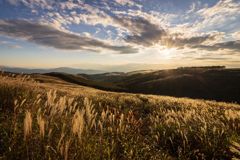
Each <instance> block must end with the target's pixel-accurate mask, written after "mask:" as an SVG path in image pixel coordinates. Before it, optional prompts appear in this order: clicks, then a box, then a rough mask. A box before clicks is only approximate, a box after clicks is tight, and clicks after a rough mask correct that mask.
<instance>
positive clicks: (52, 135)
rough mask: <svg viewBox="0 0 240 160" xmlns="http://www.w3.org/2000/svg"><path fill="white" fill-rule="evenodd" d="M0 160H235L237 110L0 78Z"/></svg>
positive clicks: (238, 154) (239, 151) (239, 128)
mask: <svg viewBox="0 0 240 160" xmlns="http://www.w3.org/2000/svg"><path fill="white" fill-rule="evenodd" d="M0 110H1V111H0V139H1V140H0V158H1V159H113V160H116V159H166V160H167V159H169V160H173V159H180V160H186V159H191V160H192V159H223V160H228V159H238V158H240V144H239V143H240V137H239V133H240V105H239V104H236V103H225V102H216V101H207V100H200V99H189V98H174V97H169V96H159V95H144V94H131V93H121V92H119V93H116V92H107V91H101V90H97V89H93V88H89V87H83V86H79V85H76V84H71V83H66V82H64V81H61V80H59V79H55V83H53V82H51V83H47V82H45V83H40V82H38V81H36V80H35V79H33V78H32V77H30V76H28V75H23V74H18V75H15V74H5V73H4V72H3V71H2V73H1V74H0Z"/></svg>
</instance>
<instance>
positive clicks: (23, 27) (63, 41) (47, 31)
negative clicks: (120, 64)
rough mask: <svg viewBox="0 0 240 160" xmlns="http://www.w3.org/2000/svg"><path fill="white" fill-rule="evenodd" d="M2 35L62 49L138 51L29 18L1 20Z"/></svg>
mask: <svg viewBox="0 0 240 160" xmlns="http://www.w3.org/2000/svg"><path fill="white" fill-rule="evenodd" d="M0 35H1V36H7V37H13V38H21V39H23V40H25V41H28V42H30V43H35V44H40V45H43V46H47V47H53V48H56V49H60V50H92V51H97V50H96V49H94V48H96V47H100V48H104V49H108V50H112V51H119V52H120V53H122V54H124V53H137V52H138V49H135V48H133V47H131V46H115V45H111V44H109V43H106V42H104V41H101V40H99V39H94V38H90V37H84V36H81V35H78V34H73V33H70V32H66V31H62V30H59V29H57V28H54V27H53V26H51V25H47V24H44V23H42V22H31V21H28V20H15V21H13V20H1V21H0Z"/></svg>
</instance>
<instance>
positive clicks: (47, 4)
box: [7, 0, 55, 10]
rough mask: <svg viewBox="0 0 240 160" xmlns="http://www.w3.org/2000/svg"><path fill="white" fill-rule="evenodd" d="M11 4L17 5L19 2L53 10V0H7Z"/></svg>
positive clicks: (28, 5) (30, 6) (32, 6)
mask: <svg viewBox="0 0 240 160" xmlns="http://www.w3.org/2000/svg"><path fill="white" fill-rule="evenodd" d="M7 1H8V2H9V3H10V4H11V5H15V6H18V5H19V4H20V3H23V4H24V5H25V6H27V7H29V8H32V9H33V8H37V7H41V8H42V9H49V10H53V9H54V8H53V4H54V3H55V1H53V0H39V1H34V0H7Z"/></svg>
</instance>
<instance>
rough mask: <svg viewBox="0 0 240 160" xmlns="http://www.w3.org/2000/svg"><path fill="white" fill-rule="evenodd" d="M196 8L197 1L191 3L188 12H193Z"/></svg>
mask: <svg viewBox="0 0 240 160" xmlns="http://www.w3.org/2000/svg"><path fill="white" fill-rule="evenodd" d="M195 8H196V4H195V3H192V5H191V9H190V10H188V11H187V13H191V12H193V11H194V10H195Z"/></svg>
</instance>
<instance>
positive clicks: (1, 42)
mask: <svg viewBox="0 0 240 160" xmlns="http://www.w3.org/2000/svg"><path fill="white" fill-rule="evenodd" d="M0 43H11V42H8V41H0Z"/></svg>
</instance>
